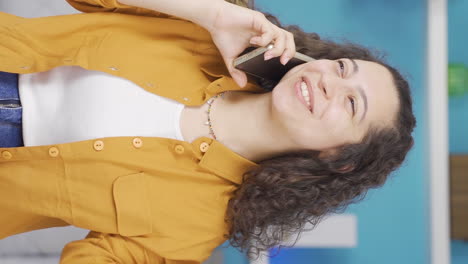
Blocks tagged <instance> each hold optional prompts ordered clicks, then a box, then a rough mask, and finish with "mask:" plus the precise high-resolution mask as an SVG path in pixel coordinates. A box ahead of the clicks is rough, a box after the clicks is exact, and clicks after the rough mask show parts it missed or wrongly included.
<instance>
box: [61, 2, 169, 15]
mask: <svg viewBox="0 0 468 264" xmlns="http://www.w3.org/2000/svg"><path fill="white" fill-rule="evenodd" d="M66 1H67V2H68V4H70V5H71V6H72V7H73V8H75V9H76V10H78V11H81V12H83V13H93V12H114V13H122V14H130V15H141V16H155V17H163V18H176V17H174V16H171V15H167V14H164V13H161V12H157V11H154V10H150V9H146V8H141V7H135V6H129V5H125V4H121V3H119V2H118V1H117V0H66Z"/></svg>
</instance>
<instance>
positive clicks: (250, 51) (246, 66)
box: [234, 45, 315, 82]
mask: <svg viewBox="0 0 468 264" xmlns="http://www.w3.org/2000/svg"><path fill="white" fill-rule="evenodd" d="M272 48H273V46H272V45H268V46H267V47H260V48H254V47H251V48H247V49H246V50H245V51H244V52H243V53H242V54H241V55H240V56H239V57H238V58H237V59H235V60H234V67H235V68H236V69H239V70H241V71H243V72H245V73H247V74H248V75H250V76H251V77H253V78H254V79H257V80H261V79H264V80H269V81H273V82H279V81H280V80H281V78H283V76H284V75H285V74H286V73H287V72H288V71H289V70H290V69H292V68H294V67H296V66H297V65H300V64H303V63H306V62H309V61H313V60H315V59H314V58H311V57H309V56H307V55H304V54H302V53H299V52H296V54H295V55H294V57H293V58H291V59H290V60H289V61H288V63H286V65H283V64H281V62H280V56H279V57H275V58H271V59H269V60H267V61H266V60H264V55H263V54H264V53H265V52H267V51H268V50H270V49H272Z"/></svg>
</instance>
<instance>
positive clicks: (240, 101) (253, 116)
mask: <svg viewBox="0 0 468 264" xmlns="http://www.w3.org/2000/svg"><path fill="white" fill-rule="evenodd" d="M271 103H272V100H271V93H262V94H259V93H249V92H227V93H225V94H224V98H222V97H218V98H217V99H216V100H214V102H213V103H212V107H211V111H210V119H211V124H212V128H213V131H214V133H215V135H216V139H217V140H218V141H219V142H221V143H222V144H223V145H225V146H226V147H228V148H230V149H231V150H232V151H234V152H236V153H237V154H239V155H241V156H243V157H244V158H247V159H249V160H251V161H254V162H258V161H261V160H263V159H265V158H268V157H272V156H274V155H275V154H279V153H281V152H285V151H288V150H292V149H288V148H290V147H291V146H292V143H291V141H289V140H288V139H287V138H285V137H284V133H282V128H281V127H280V126H279V125H278V124H277V123H276V122H275V118H274V117H273V116H272V115H271Z"/></svg>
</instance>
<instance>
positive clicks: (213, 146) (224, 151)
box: [192, 137, 258, 184]
mask: <svg viewBox="0 0 468 264" xmlns="http://www.w3.org/2000/svg"><path fill="white" fill-rule="evenodd" d="M203 143H207V144H209V147H208V149H207V150H206V152H204V153H203V152H202V151H201V149H200V148H201V145H202V144H203ZM192 145H193V148H194V150H195V151H197V152H199V154H200V155H201V160H200V162H199V165H200V167H202V168H204V169H206V170H209V171H211V172H213V173H214V174H216V175H218V176H221V177H223V178H225V179H227V180H229V181H231V182H233V183H236V184H242V182H243V175H244V173H245V172H246V171H248V170H250V169H253V168H255V167H256V166H258V164H256V163H255V162H252V161H250V160H248V159H246V158H244V157H242V156H240V155H239V154H237V153H235V152H234V151H232V150H230V149H229V148H228V147H226V146H225V145H223V144H222V143H221V142H219V141H217V140H215V139H212V138H208V137H199V138H197V139H195V140H194V141H193V142H192Z"/></svg>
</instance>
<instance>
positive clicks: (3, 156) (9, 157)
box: [2, 150, 13, 160]
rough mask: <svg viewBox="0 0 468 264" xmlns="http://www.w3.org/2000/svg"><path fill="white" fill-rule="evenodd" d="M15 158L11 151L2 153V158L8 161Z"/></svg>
mask: <svg viewBox="0 0 468 264" xmlns="http://www.w3.org/2000/svg"><path fill="white" fill-rule="evenodd" d="M12 157H13V155H12V154H11V152H10V151H7V150H5V151H2V158H4V159H6V160H9V159H11V158H12Z"/></svg>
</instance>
